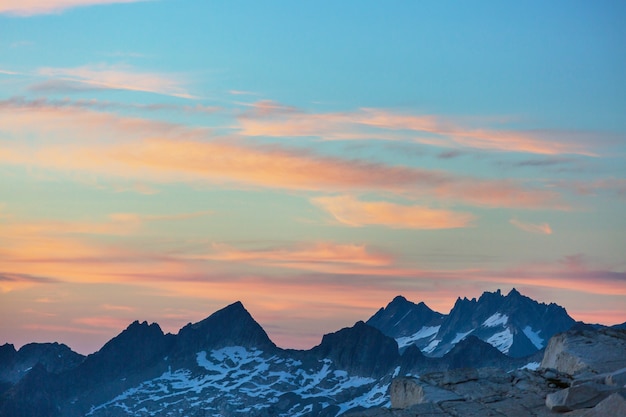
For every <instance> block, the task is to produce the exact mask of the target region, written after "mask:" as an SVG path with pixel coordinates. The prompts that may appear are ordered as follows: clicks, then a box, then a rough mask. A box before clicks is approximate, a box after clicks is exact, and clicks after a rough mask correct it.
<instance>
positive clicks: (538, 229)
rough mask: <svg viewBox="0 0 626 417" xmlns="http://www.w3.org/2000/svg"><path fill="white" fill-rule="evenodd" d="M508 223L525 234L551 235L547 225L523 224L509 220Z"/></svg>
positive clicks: (550, 229) (515, 220)
mask: <svg viewBox="0 0 626 417" xmlns="http://www.w3.org/2000/svg"><path fill="white" fill-rule="evenodd" d="M509 223H511V224H512V225H513V226H515V227H517V228H518V229H520V230H523V231H525V232H529V233H540V234H544V235H551V234H552V228H551V227H550V225H549V224H548V223H541V224H533V223H524V222H521V221H519V220H517V219H511V220H509Z"/></svg>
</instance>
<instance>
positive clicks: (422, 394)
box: [389, 377, 462, 409]
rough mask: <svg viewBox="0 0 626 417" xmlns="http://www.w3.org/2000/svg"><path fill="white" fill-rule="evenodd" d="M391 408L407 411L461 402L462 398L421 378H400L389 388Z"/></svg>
mask: <svg viewBox="0 0 626 417" xmlns="http://www.w3.org/2000/svg"><path fill="white" fill-rule="evenodd" d="M389 393H390V396H391V408H398V409H406V408H409V407H411V406H414V405H416V404H424V403H441V402H444V401H459V400H462V398H461V397H460V396H458V395H457V394H455V393H454V392H452V391H448V390H445V389H442V388H439V387H435V386H433V385H430V384H428V383H426V382H424V381H421V380H420V379H419V378H412V377H400V378H395V379H394V380H393V381H392V382H391V387H390V388H389Z"/></svg>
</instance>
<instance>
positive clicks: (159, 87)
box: [38, 64, 196, 98]
mask: <svg viewBox="0 0 626 417" xmlns="http://www.w3.org/2000/svg"><path fill="white" fill-rule="evenodd" d="M38 73H39V75H43V76H46V77H52V78H54V79H58V80H61V81H62V82H68V81H69V82H76V83H81V84H86V85H89V86H92V87H96V88H104V89H113V90H129V91H142V92H147V93H156V94H163V95H167V96H173V97H180V98H196V97H194V96H192V95H190V94H189V93H188V92H187V91H186V90H185V88H184V87H183V83H182V82H181V80H180V79H179V78H177V77H174V76H172V75H167V74H158V73H151V72H142V71H137V70H135V69H133V68H131V67H129V66H126V65H115V66H109V65H102V64H101V65H93V66H89V65H88V66H83V67H77V68H41V69H39V71H38Z"/></svg>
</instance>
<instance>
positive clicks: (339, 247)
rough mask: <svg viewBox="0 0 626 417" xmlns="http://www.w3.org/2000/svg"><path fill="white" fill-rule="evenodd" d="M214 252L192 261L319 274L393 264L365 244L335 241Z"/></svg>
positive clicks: (222, 247) (215, 247) (227, 248)
mask: <svg viewBox="0 0 626 417" xmlns="http://www.w3.org/2000/svg"><path fill="white" fill-rule="evenodd" d="M211 249H212V250H211V252H210V253H207V254H205V255H201V256H192V257H191V258H192V259H205V260H213V261H223V262H244V263H250V264H255V265H265V266H272V267H282V268H293V269H304V270H312V271H318V272H330V271H337V270H345V269H346V268H348V269H350V268H352V267H354V266H355V265H358V266H361V267H373V268H377V267H382V266H387V265H389V264H390V263H391V262H392V258H391V257H390V256H389V255H386V254H382V253H375V252H372V251H370V250H368V249H367V247H366V246H365V245H355V244H337V243H333V242H316V243H301V244H298V245H294V246H285V247H271V248H264V249H240V248H236V247H234V246H231V245H226V244H213V245H212V248H211Z"/></svg>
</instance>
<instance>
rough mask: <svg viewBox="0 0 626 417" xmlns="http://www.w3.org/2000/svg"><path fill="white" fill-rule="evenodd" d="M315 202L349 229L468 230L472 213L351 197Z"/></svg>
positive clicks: (312, 200) (331, 198)
mask: <svg viewBox="0 0 626 417" xmlns="http://www.w3.org/2000/svg"><path fill="white" fill-rule="evenodd" d="M311 202H312V203H313V204H315V205H316V206H318V207H320V208H321V209H323V210H325V211H327V212H328V213H330V214H331V215H332V216H333V217H334V218H335V219H336V220H337V221H339V222H340V223H343V224H346V225H348V226H354V227H360V226H366V225H380V226H386V227H392V228H401V229H453V228H460V227H468V226H470V225H471V223H472V221H473V220H474V216H473V215H471V214H469V213H458V212H454V211H450V210H439V209H431V208H428V207H423V206H405V205H400V204H394V203H389V202H385V201H369V202H364V201H359V200H357V199H355V198H354V197H351V196H345V195H344V196H336V197H316V198H313V199H311Z"/></svg>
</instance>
